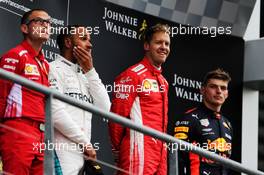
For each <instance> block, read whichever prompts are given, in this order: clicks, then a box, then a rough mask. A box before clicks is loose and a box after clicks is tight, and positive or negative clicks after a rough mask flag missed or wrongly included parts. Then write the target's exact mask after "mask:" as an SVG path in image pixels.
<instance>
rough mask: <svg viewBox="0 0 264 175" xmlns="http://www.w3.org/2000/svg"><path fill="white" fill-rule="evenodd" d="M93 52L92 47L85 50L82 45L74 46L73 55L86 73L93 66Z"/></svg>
mask: <svg viewBox="0 0 264 175" xmlns="http://www.w3.org/2000/svg"><path fill="white" fill-rule="evenodd" d="M91 52H92V51H91V48H90V49H89V50H85V49H83V48H81V47H80V46H74V48H73V56H74V57H75V58H76V59H77V62H78V63H79V65H80V66H81V68H82V69H83V71H84V73H86V72H88V71H89V70H91V69H92V68H93V58H92V54H91Z"/></svg>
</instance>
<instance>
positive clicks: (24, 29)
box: [20, 24, 29, 34]
mask: <svg viewBox="0 0 264 175" xmlns="http://www.w3.org/2000/svg"><path fill="white" fill-rule="evenodd" d="M20 30H21V31H22V33H24V34H28V33H29V31H28V26H27V25H26V24H21V25H20Z"/></svg>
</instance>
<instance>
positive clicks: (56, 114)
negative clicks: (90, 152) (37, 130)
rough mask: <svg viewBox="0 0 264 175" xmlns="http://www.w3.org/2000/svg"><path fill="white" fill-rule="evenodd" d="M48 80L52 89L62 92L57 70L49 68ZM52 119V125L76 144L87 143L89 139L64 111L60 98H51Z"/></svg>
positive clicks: (61, 82) (61, 81)
mask: <svg viewBox="0 0 264 175" xmlns="http://www.w3.org/2000/svg"><path fill="white" fill-rule="evenodd" d="M49 82H50V87H51V88H52V89H56V90H58V91H59V92H60V93H63V82H64V81H63V80H62V77H60V76H59V74H58V72H57V71H56V70H55V68H54V69H53V68H52V66H51V68H50V73H49ZM52 119H53V122H54V127H55V128H56V129H57V130H58V131H60V132H61V133H62V134H63V135H64V136H65V137H67V138H69V139H70V140H72V141H73V142H75V143H77V144H83V145H87V144H90V141H89V140H88V138H87V137H85V135H84V133H83V132H82V131H81V128H80V127H79V126H78V125H77V124H76V123H75V122H74V121H73V120H72V118H71V116H70V115H69V114H68V113H67V111H66V104H65V103H64V102H62V101H60V100H57V99H53V100H52Z"/></svg>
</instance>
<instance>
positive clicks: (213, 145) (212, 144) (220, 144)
mask: <svg viewBox="0 0 264 175" xmlns="http://www.w3.org/2000/svg"><path fill="white" fill-rule="evenodd" d="M231 146H232V145H231V143H228V142H226V140H225V139H224V138H218V139H216V140H214V141H211V140H208V149H209V150H215V151H216V150H218V151H219V152H225V151H229V150H231Z"/></svg>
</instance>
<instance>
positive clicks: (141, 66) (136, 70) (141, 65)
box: [132, 64, 145, 72]
mask: <svg viewBox="0 0 264 175" xmlns="http://www.w3.org/2000/svg"><path fill="white" fill-rule="evenodd" d="M143 68H145V66H144V65H143V64H139V65H138V66H136V67H134V68H133V69H132V71H133V72H139V71H140V70H142V69H143Z"/></svg>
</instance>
